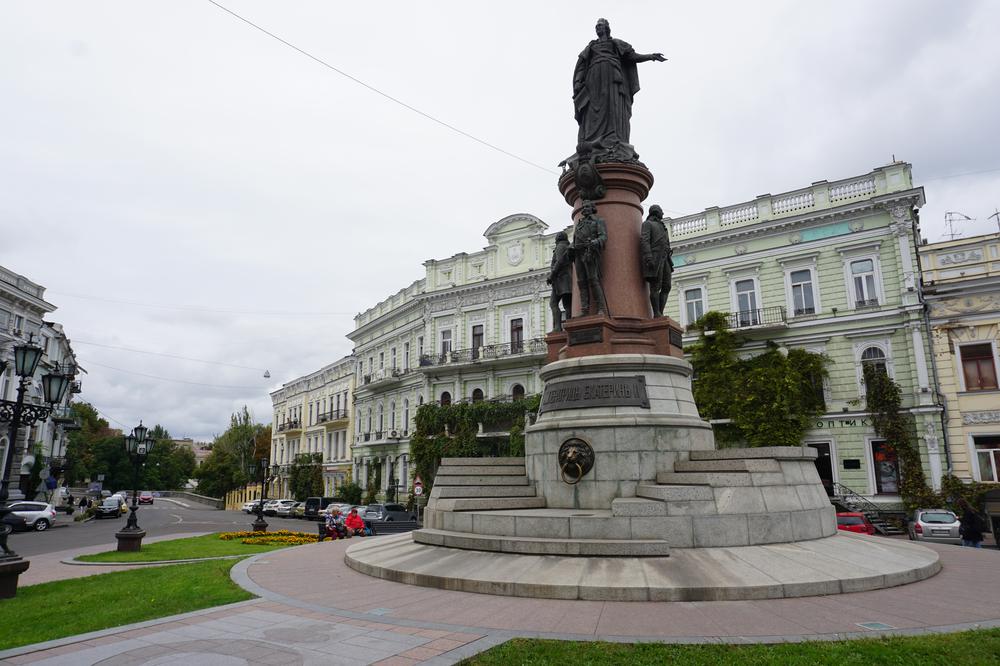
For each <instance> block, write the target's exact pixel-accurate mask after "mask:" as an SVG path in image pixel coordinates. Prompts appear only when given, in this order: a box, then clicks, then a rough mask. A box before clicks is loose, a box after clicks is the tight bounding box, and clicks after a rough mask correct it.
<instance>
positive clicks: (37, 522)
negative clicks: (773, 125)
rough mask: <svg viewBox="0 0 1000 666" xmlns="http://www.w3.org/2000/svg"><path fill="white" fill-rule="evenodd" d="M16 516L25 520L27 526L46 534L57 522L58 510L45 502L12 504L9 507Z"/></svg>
mask: <svg viewBox="0 0 1000 666" xmlns="http://www.w3.org/2000/svg"><path fill="white" fill-rule="evenodd" d="M7 506H8V507H10V512H11V513H12V514H14V515H15V516H20V517H21V518H24V522H25V525H27V526H28V527H30V528H31V529H33V530H35V531H36V532H44V531H45V530H47V529H49V528H50V527H52V524H53V523H54V522H56V510H55V508H54V507H53V506H52V505H51V504H46V503H45V502H28V501H20V502H11V503H10V504H8V505H7Z"/></svg>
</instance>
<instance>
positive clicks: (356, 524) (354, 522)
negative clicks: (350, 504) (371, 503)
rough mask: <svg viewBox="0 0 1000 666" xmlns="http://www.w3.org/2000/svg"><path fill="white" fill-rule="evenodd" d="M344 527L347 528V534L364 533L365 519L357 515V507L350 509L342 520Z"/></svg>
mask: <svg viewBox="0 0 1000 666" xmlns="http://www.w3.org/2000/svg"><path fill="white" fill-rule="evenodd" d="M344 527H346V528H347V535H348V536H354V535H357V536H364V535H365V521H364V520H362V519H361V516H359V515H358V510H357V509H351V512H350V513H349V514H347V518H346V519H345V520H344Z"/></svg>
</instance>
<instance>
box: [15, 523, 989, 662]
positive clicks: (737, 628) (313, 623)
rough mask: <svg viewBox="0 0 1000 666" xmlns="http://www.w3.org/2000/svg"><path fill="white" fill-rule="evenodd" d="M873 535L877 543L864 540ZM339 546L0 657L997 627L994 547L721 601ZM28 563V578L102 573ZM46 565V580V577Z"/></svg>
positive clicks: (312, 654) (276, 561)
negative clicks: (502, 588) (475, 582)
mask: <svg viewBox="0 0 1000 666" xmlns="http://www.w3.org/2000/svg"><path fill="white" fill-rule="evenodd" d="M876 538H881V537H876ZM349 543H350V542H345V541H335V542H324V543H318V544H311V545H307V546H300V547H297V548H290V549H287V550H280V551H274V552H271V553H265V554H262V555H259V556H257V557H254V558H251V559H248V560H245V561H243V562H240V563H239V564H237V565H236V566H235V567H234V568H233V578H234V580H236V582H237V583H239V584H240V585H241V586H243V587H245V588H246V589H248V590H249V591H251V592H253V593H254V594H257V595H258V596H259V597H260V598H259V599H255V600H251V601H246V602H242V603H239V604H233V605H230V606H223V607H219V608H213V609H207V610H204V611H198V612H194V613H187V614H184V615H179V616H174V617H168V618H162V619H160V620H153V621H149V622H143V623H139V624H135V625H131V626H126V627H119V628H116V629H110V630H105V631H100V632H93V633H91V634H85V635H81V636H76V637H72V638H67V639H62V640H58V641H52V642H50V643H45V644H39V645H34V646H27V647H23V648H17V649H14V650H8V651H6V652H3V653H0V663H4V664H26V663H38V664H53V665H54V664H66V665H69V664H74V665H75V664H106V665H112V664H114V665H126V664H175V663H176V664H180V663H183V664H185V665H186V666H195V665H197V664H212V665H217V664H341V663H343V664H361V663H382V664H416V663H428V664H452V663H456V662H457V661H460V660H461V659H464V658H466V657H468V656H471V655H473V654H475V653H477V652H480V651H482V650H486V649H488V648H490V647H492V646H494V645H497V644H499V643H502V642H504V641H506V640H508V639H509V638H512V637H515V636H533V637H546V638H564V639H575V640H595V639H600V640H612V641H669V642H733V643H750V642H775V641H801V640H832V639H839V638H845V637H857V636H871V635H879V634H882V633H896V634H910V633H920V632H928V631H930V632H937V631H957V630H962V629H969V628H975V627H996V626H1000V580H998V579H997V577H996V576H994V575H992V572H995V571H996V569H997V566H998V564H1000V559H998V558H1000V552H998V551H997V550H993V549H985V550H974V549H970V548H959V547H955V546H930V547H931V548H934V549H935V550H937V551H938V552H939V553H940V556H941V562H942V564H943V569H942V571H941V573H939V574H938V575H936V576H934V577H932V578H930V579H928V580H925V581H922V582H919V583H914V584H911V585H906V586H902V587H896V588H890V589H885V590H876V591H871V592H861V593H855V594H840V595H832V596H825V597H806V598H797V599H773V600H762V601H720V602H672V603H657V602H612V601H563V600H544V599H525V598H515V597H501V596H489V595H482V594H472V593H467V592H453V591H446V590H437V589H431V588H423V587H413V586H409V585H403V584H400V583H393V582H389V581H384V580H378V579H374V578H370V577H368V576H365V575H363V574H360V573H357V572H355V571H352V570H351V569H349V568H348V567H347V566H346V565H345V564H344V562H343V555H344V550H345V548H346V546H347V545H348V544H349ZM66 555H67V554H65V553H63V554H53V556H51V557H48V558H44V559H43V558H39V559H37V560H33V561H32V569H33V574H32V575H33V577H34V578H33V579H32V580H36V581H37V580H43V579H53V578H59V577H62V574H61V572H62V571H65V570H69V569H72V570H74V572H75V571H77V570H80V569H86V570H87V571H88V572H89V573H98V572H101V571H103V570H104V569H105V568H104V567H69V566H68V565H65V564H59V559H60V557H62V558H64V557H65V556H66ZM46 571H48V575H46Z"/></svg>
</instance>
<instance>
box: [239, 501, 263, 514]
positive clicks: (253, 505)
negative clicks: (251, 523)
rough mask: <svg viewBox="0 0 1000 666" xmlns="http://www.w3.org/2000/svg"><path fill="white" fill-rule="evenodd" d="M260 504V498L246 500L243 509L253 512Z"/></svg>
mask: <svg viewBox="0 0 1000 666" xmlns="http://www.w3.org/2000/svg"><path fill="white" fill-rule="evenodd" d="M258 504H260V500H250V501H249V502H244V503H243V508H242V509H241V511H243V513H253V512H255V511H256V510H257V505H258Z"/></svg>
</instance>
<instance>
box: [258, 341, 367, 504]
mask: <svg viewBox="0 0 1000 666" xmlns="http://www.w3.org/2000/svg"><path fill="white" fill-rule="evenodd" d="M353 394H354V357H353V356H345V357H344V358H342V359H340V360H339V361H336V362H334V363H331V364H330V365H327V366H325V367H323V368H320V369H319V370H317V371H316V372H312V373H310V374H308V375H305V376H303V377H298V378H297V379H293V380H292V381H290V382H287V383H286V384H284V385H283V386H282V387H281V388H280V389H278V390H277V391H274V392H273V393H271V404H272V407H273V421H272V423H271V463H272V464H277V465H278V470H279V471H278V476H277V478H276V479H275V481H274V482H273V486H272V488H270V489H269V490H268V495H269V496H272V497H276V498H279V497H291V494H290V491H289V488H288V480H289V471H290V470H291V467H292V463H293V462H294V461H295V458H296V456H299V455H302V454H307V453H318V454H321V455H322V463H321V464H322V466H323V494H324V495H327V496H334V495H336V491H337V488H339V487H340V486H341V485H342V484H344V483H347V482H348V481H350V480H351V442H350V438H349V433H351V432H352V430H351V414H352V404H353Z"/></svg>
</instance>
